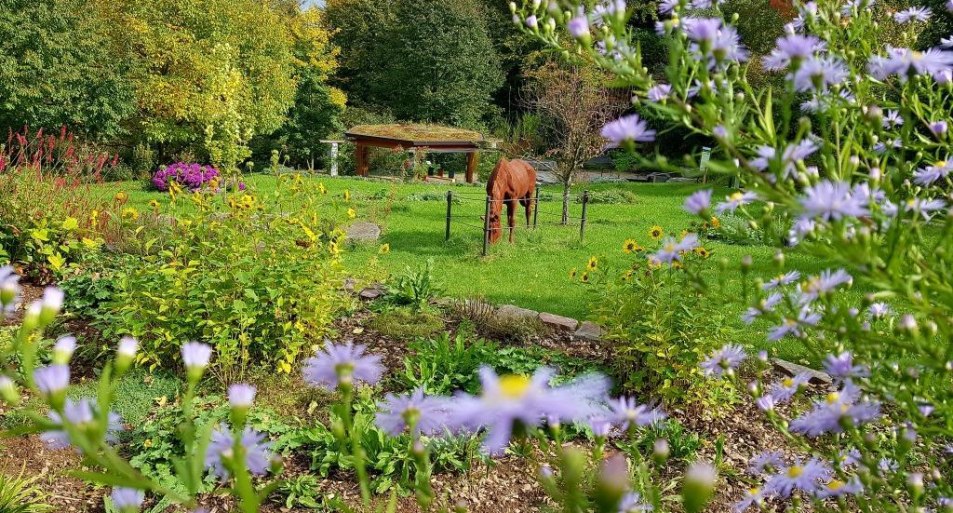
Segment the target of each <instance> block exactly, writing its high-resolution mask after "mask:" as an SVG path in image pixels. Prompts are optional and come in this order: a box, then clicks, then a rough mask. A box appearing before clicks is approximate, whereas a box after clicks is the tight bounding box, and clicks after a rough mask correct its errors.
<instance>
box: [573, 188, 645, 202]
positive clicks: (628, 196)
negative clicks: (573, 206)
mask: <svg viewBox="0 0 953 513" xmlns="http://www.w3.org/2000/svg"><path fill="white" fill-rule="evenodd" d="M575 201H576V203H582V195H577V196H576V199H575ZM638 201H639V197H638V196H636V195H635V193H634V192H632V191H627V190H622V189H605V190H602V191H589V203H603V204H614V205H619V204H632V203H638Z"/></svg>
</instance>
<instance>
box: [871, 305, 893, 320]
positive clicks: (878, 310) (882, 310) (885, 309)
mask: <svg viewBox="0 0 953 513" xmlns="http://www.w3.org/2000/svg"><path fill="white" fill-rule="evenodd" d="M868 311H869V312H870V315H871V316H872V317H874V318H875V319H879V318H881V317H885V316H886V315H887V314H889V313H890V307H889V306H887V304H886V303H874V304H872V305H870V308H869V309H868Z"/></svg>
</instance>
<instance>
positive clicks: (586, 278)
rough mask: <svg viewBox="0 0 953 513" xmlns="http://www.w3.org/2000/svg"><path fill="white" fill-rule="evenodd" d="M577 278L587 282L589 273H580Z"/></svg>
mask: <svg viewBox="0 0 953 513" xmlns="http://www.w3.org/2000/svg"><path fill="white" fill-rule="evenodd" d="M579 279H580V280H581V281H582V282H583V283H589V273H582V276H580V277H579Z"/></svg>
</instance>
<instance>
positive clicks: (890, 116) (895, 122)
mask: <svg viewBox="0 0 953 513" xmlns="http://www.w3.org/2000/svg"><path fill="white" fill-rule="evenodd" d="M902 124H903V116H901V115H900V111H897V110H888V111H887V113H886V114H884V119H883V125H884V128H896V127H898V126H900V125H902Z"/></svg>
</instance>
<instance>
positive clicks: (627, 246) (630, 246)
mask: <svg viewBox="0 0 953 513" xmlns="http://www.w3.org/2000/svg"><path fill="white" fill-rule="evenodd" d="M622 251H623V252H625V253H637V252H639V251H642V246H639V243H638V242H636V241H635V239H626V241H625V242H624V243H622Z"/></svg>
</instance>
